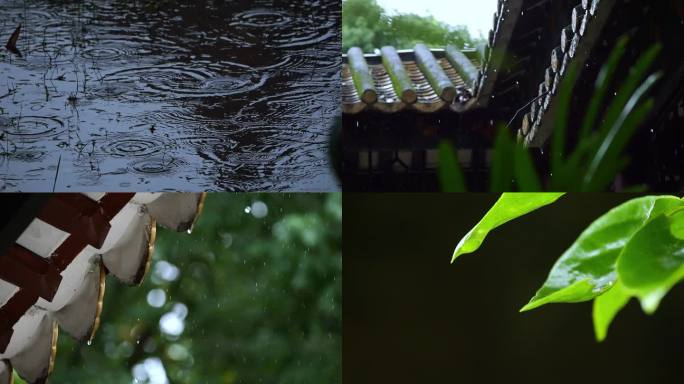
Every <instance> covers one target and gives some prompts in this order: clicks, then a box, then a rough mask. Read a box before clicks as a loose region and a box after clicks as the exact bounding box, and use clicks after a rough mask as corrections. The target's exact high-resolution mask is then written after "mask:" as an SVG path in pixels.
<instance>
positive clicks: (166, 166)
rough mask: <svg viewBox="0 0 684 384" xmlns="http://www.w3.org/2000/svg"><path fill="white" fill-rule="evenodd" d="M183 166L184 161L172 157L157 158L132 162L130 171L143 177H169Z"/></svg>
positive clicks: (129, 167)
mask: <svg viewBox="0 0 684 384" xmlns="http://www.w3.org/2000/svg"><path fill="white" fill-rule="evenodd" d="M182 164H183V162H182V161H180V160H179V159H176V158H174V157H170V156H157V157H152V158H149V159H140V160H136V161H133V162H131V163H130V164H129V165H128V170H129V171H131V172H133V173H136V174H139V175H143V176H155V175H168V174H171V173H173V172H175V171H176V170H178V168H179V167H180V166H181V165H182Z"/></svg>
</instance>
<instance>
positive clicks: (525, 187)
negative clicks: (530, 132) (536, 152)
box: [514, 144, 542, 192]
mask: <svg viewBox="0 0 684 384" xmlns="http://www.w3.org/2000/svg"><path fill="white" fill-rule="evenodd" d="M514 162H515V164H514V169H515V181H516V183H517V184H518V190H519V191H523V192H539V191H541V190H542V186H541V181H539V176H537V171H536V169H535V168H534V162H532V156H530V153H529V152H528V151H527V148H525V147H524V146H523V145H521V144H518V145H516V146H515V149H514Z"/></svg>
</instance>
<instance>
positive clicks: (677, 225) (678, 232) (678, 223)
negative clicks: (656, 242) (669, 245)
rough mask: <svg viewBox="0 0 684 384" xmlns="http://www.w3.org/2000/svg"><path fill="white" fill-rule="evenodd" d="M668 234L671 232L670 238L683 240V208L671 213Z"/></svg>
mask: <svg viewBox="0 0 684 384" xmlns="http://www.w3.org/2000/svg"><path fill="white" fill-rule="evenodd" d="M670 232H672V236H674V237H676V238H678V239H682V240H684V207H681V209H679V210H677V211H676V212H673V214H672V224H670Z"/></svg>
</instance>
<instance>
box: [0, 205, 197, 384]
mask: <svg viewBox="0 0 684 384" xmlns="http://www.w3.org/2000/svg"><path fill="white" fill-rule="evenodd" d="M2 199H3V200H4V201H3V203H5V204H4V205H3V207H4V209H5V214H4V215H3V220H2V223H0V225H1V226H0V383H3V384H4V383H11V382H12V372H13V370H15V371H16V372H17V373H18V374H19V375H20V376H21V377H22V378H23V379H25V380H26V381H27V382H30V383H43V382H46V380H47V377H48V376H49V374H50V372H51V371H52V367H53V364H54V357H55V353H56V349H57V338H58V335H59V333H60V330H61V331H63V332H65V333H66V334H68V335H69V336H71V337H73V338H75V339H77V340H79V341H81V342H87V341H89V340H90V339H92V338H93V337H94V335H95V332H96V331H97V328H98V326H99V323H100V313H101V311H102V303H103V296H104V293H105V277H106V275H110V274H111V275H113V276H114V277H116V278H117V279H119V280H121V281H122V282H124V283H126V284H130V285H137V284H140V283H141V282H142V280H143V278H144V277H145V274H146V273H147V270H148V269H149V266H150V260H151V257H152V253H153V250H154V241H155V235H156V226H157V224H158V225H161V226H163V227H165V228H168V229H171V230H175V231H190V229H191V228H192V225H193V224H194V222H195V220H196V218H197V216H198V215H199V213H200V212H201V210H202V206H203V201H204V195H203V194H182V193H161V194H159V193H137V194H136V193H87V194H54V195H48V194H45V195H41V194H12V195H5V196H3V198H2Z"/></svg>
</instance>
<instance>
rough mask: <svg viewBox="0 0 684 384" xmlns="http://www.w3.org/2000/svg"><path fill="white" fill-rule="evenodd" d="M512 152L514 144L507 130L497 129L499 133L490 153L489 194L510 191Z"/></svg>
mask: <svg viewBox="0 0 684 384" xmlns="http://www.w3.org/2000/svg"><path fill="white" fill-rule="evenodd" d="M513 150H514V143H513V140H512V139H511V137H510V135H509V134H508V130H507V129H506V128H504V127H499V132H498V133H497V135H496V139H495V140H494V151H493V152H492V171H491V179H490V182H489V189H490V192H505V191H510V190H511V179H512V178H513V167H511V159H512V158H513V156H514V153H513Z"/></svg>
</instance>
